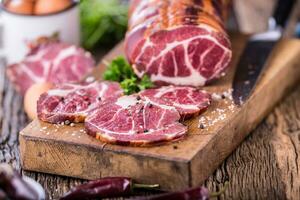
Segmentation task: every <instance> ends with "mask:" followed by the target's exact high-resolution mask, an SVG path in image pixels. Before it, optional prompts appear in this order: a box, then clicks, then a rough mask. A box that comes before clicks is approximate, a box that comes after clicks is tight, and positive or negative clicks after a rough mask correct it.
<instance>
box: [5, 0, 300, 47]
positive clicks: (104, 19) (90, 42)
mask: <svg viewBox="0 0 300 200" xmlns="http://www.w3.org/2000/svg"><path fill="white" fill-rule="evenodd" d="M22 1H23V2H25V3H22V5H21V6H15V8H14V5H17V4H18V2H22ZM28 1H33V0H2V3H3V4H4V5H6V6H5V7H6V9H7V10H10V11H11V12H14V13H23V14H29V15H32V14H33V15H34V14H36V15H38V14H47V12H48V13H51V10H49V9H50V8H51V7H53V12H54V11H59V9H60V8H63V7H64V6H68V5H69V4H71V2H73V3H74V2H76V3H80V5H79V8H80V27H81V44H82V46H83V47H84V48H85V49H87V50H97V49H98V50H99V49H101V50H103V49H105V50H107V49H109V48H111V47H112V46H114V45H115V44H116V43H117V42H119V41H120V40H122V39H123V38H124V35H125V32H126V28H127V17H128V16H127V10H128V0H81V1H75V0H73V1H72V0H51V1H49V0H38V1H36V2H41V3H40V5H42V6H39V8H35V9H33V11H32V10H30V8H28V7H30V6H28V4H26V2H28ZM46 1H47V2H48V3H43V2H46ZM15 2H17V3H16V4H14V3H15ZM50 2H51V4H53V5H54V6H53V5H50ZM276 2H277V0H264V1H261V0H234V1H233V6H232V8H233V10H234V12H232V16H231V18H230V20H229V21H228V23H229V24H228V27H230V29H235V30H237V29H238V30H240V31H241V32H244V33H254V32H262V31H264V30H266V29H267V27H268V19H269V17H270V16H271V15H272V11H273V9H274V6H275V4H276ZM36 4H37V3H36ZM18 5H20V3H19V4H18ZM43 7H45V8H46V12H45V11H43V9H44V8H43ZM55 9H56V10H55ZM33 12H34V13H33ZM295 23H296V22H295ZM297 29H298V30H297V32H295V34H298V36H299V35H300V25H299V24H298V26H297ZM292 31H294V30H292Z"/></svg>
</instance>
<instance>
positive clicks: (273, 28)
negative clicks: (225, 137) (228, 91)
mask: <svg viewBox="0 0 300 200" xmlns="http://www.w3.org/2000/svg"><path fill="white" fill-rule="evenodd" d="M295 3H296V0H279V1H278V3H277V6H276V9H275V12H274V14H273V17H271V18H270V19H269V29H268V31H266V32H264V33H259V34H254V35H253V36H252V37H250V39H249V40H248V42H247V44H246V46H245V49H244V51H243V53H242V55H241V57H240V60H239V63H238V65H237V70H236V72H235V75H234V79H233V84H232V88H233V92H232V97H233V101H234V103H235V104H236V105H241V104H242V103H243V102H245V101H246V100H247V99H248V98H249V96H250V95H251V94H252V92H253V90H254V88H255V86H256V85H257V83H258V82H259V80H260V79H261V76H262V74H263V72H264V71H265V68H266V67H267V66H268V59H269V57H270V55H271V52H272V50H273V49H274V47H275V46H276V44H277V42H278V41H279V40H280V39H281V37H282V33H283V30H284V27H285V26H286V22H287V21H288V18H289V16H290V13H291V11H292V9H293V7H294V5H295Z"/></svg>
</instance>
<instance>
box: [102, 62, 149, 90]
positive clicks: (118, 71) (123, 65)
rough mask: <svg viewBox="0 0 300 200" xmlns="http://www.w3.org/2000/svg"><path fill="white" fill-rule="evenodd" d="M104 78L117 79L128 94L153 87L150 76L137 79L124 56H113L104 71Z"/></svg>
mask: <svg viewBox="0 0 300 200" xmlns="http://www.w3.org/2000/svg"><path fill="white" fill-rule="evenodd" d="M103 78H104V79H105V80H110V81H117V82H119V83H120V84H121V87H122V88H123V90H124V93H125V94H127V95H129V94H133V93H136V92H139V91H141V90H145V89H148V88H151V87H153V83H152V82H151V80H150V78H149V77H148V76H147V75H145V76H143V78H142V79H139V78H138V77H137V76H136V75H135V73H134V71H133V69H132V68H131V66H130V65H129V63H128V62H127V61H126V59H125V58H124V57H117V58H115V59H114V60H113V61H112V62H111V63H110V64H109V65H108V67H107V70H106V71H105V72H104V75H103Z"/></svg>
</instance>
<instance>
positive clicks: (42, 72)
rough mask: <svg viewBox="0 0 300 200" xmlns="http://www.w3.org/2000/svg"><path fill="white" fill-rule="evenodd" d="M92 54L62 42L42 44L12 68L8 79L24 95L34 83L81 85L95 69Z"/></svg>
mask: <svg viewBox="0 0 300 200" xmlns="http://www.w3.org/2000/svg"><path fill="white" fill-rule="evenodd" d="M94 64H95V62H94V60H93V58H92V56H91V54H90V53H89V52H86V51H84V50H83V49H81V48H79V47H76V46H74V45H69V44H65V43H62V42H56V41H54V42H48V43H41V44H40V45H37V46H35V47H34V48H32V49H31V51H30V52H29V54H28V55H27V56H26V57H25V58H24V60H23V61H21V62H19V63H15V64H12V65H10V66H9V67H8V68H7V75H8V77H9V79H10V80H11V81H12V82H13V84H14V86H15V88H16V89H17V90H18V91H19V92H20V93H21V94H22V95H24V94H25V92H26V90H27V89H28V88H29V87H30V86H31V85H33V84H34V83H43V82H51V83H54V84H60V83H66V82H78V81H80V80H81V79H82V78H83V77H84V76H85V75H87V74H88V73H89V72H91V70H92V69H93V66H94Z"/></svg>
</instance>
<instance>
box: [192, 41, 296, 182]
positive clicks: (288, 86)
mask: <svg viewBox="0 0 300 200" xmlns="http://www.w3.org/2000/svg"><path fill="white" fill-rule="evenodd" d="M288 42H289V43H294V45H298V48H297V51H296V52H293V55H292V56H294V59H289V62H287V63H285V66H288V68H287V67H282V66H281V67H278V66H277V68H278V69H281V70H280V71H276V74H272V76H267V75H265V77H264V80H265V81H262V82H261V84H259V85H258V86H257V89H256V91H255V92H254V94H253V95H252V96H251V97H250V99H249V100H248V101H247V102H246V105H245V106H243V107H242V109H241V110H240V111H239V112H241V113H242V117H241V115H240V114H239V116H237V115H236V116H234V117H233V119H231V120H232V122H233V123H228V124H227V126H226V127H225V128H222V130H219V132H218V134H216V137H215V138H213V139H212V140H210V141H209V143H208V144H207V145H206V146H205V148H204V149H202V150H201V151H200V152H198V153H197V154H196V155H195V156H194V157H193V159H192V160H191V178H192V180H191V186H196V185H200V184H202V183H203V182H204V181H205V180H206V179H207V178H208V177H209V175H210V174H212V173H213V172H214V170H215V169H217V167H218V166H219V165H220V164H221V163H222V162H223V161H224V159H225V158H226V157H227V156H229V155H230V154H231V152H232V151H233V150H234V149H236V147H237V146H238V145H239V144H240V143H241V142H242V141H243V140H244V139H245V138H246V137H247V136H248V135H249V134H250V133H251V131H253V130H254V129H255V128H256V127H257V125H258V124H259V123H260V122H261V121H262V120H263V119H264V117H265V116H267V114H268V113H270V112H271V111H272V109H273V108H274V107H275V106H276V105H277V104H278V103H279V101H280V100H281V99H282V98H284V96H285V95H286V94H288V93H289V92H290V91H292V89H293V88H294V87H295V84H296V83H297V82H299V81H300V67H299V66H300V59H297V58H298V57H299V55H300V40H297V39H290V40H289V41H288ZM279 47H280V46H279ZM272 64H273V65H274V66H275V65H276V63H272ZM268 75H269V74H268ZM278 77H279V78H278ZM286 77H289V78H286ZM266 79H268V80H266ZM270 81H274V82H276V84H273V85H272V87H270V85H269V84H268V83H269V82H270ZM262 91H264V92H262ZM255 102H262V103H261V104H260V105H259V108H258V107H257V106H254V105H253V104H254V103H255ZM248 108H257V109H251V110H249V109H248ZM237 118H238V119H237ZM241 121H242V122H241ZM241 124H244V126H241ZM232 132H233V133H234V134H232ZM221 141H222V142H221ZM215 146H218V148H213V147H215ZM212 149H213V151H212ZM217 149H219V150H220V151H215V150H217ZM207 155H209V157H210V158H211V160H210V161H208V160H207ZM199 169H201V170H203V171H205V172H207V173H205V174H203V173H199Z"/></svg>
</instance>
